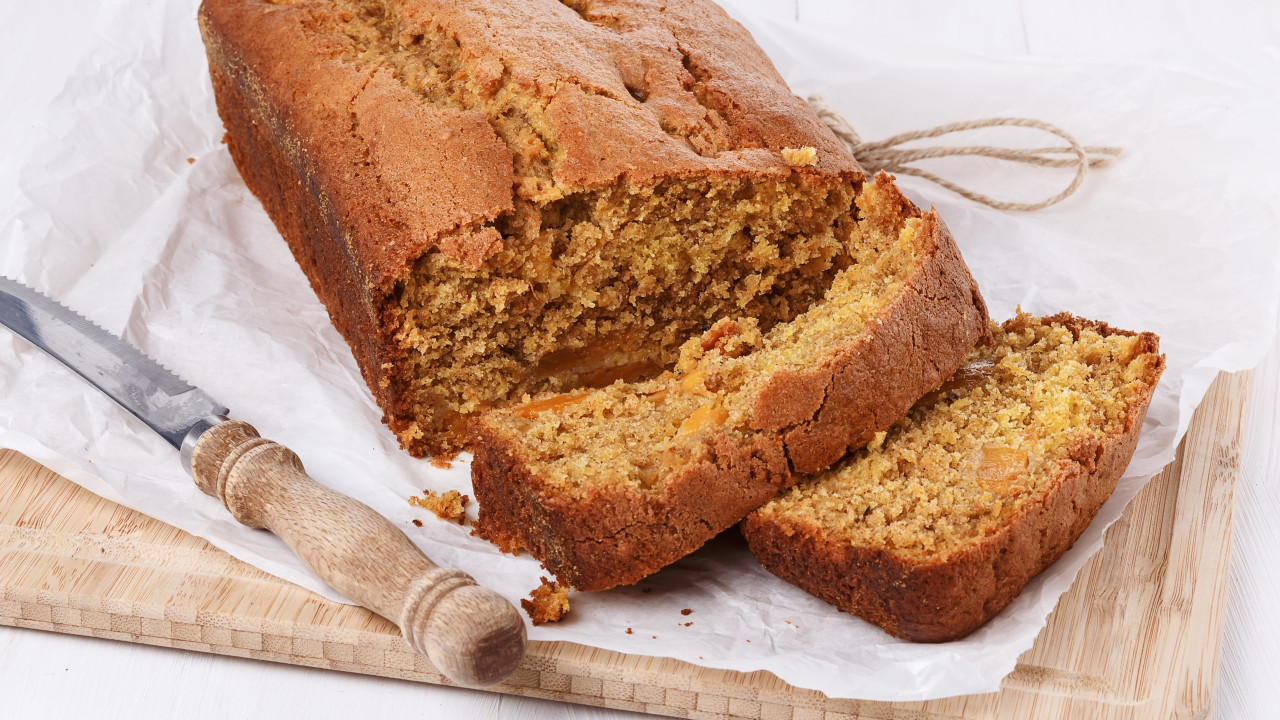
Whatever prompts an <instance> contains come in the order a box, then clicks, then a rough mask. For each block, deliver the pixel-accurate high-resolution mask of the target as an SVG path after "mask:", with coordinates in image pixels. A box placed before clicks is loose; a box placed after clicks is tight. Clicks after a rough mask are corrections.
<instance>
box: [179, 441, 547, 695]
mask: <svg viewBox="0 0 1280 720" xmlns="http://www.w3.org/2000/svg"><path fill="white" fill-rule="evenodd" d="M191 475H192V477H193V478H195V481H196V484H197V485H199V486H200V489H201V490H203V491H204V492H205V493H207V494H209V495H212V496H213V497H216V498H218V499H219V500H220V501H222V504H223V505H226V507H227V509H228V510H230V511H231V514H232V515H233V516H234V517H235V519H236V520H238V521H240V522H242V523H244V524H245V525H248V526H249V527H253V528H265V529H267V530H270V531H271V532H273V533H275V534H276V535H277V536H279V537H280V539H282V540H284V541H285V543H286V544H288V546H289V547H290V548H292V549H293V551H294V552H295V553H297V555H298V557H299V558H301V559H302V561H303V562H304V563H306V564H307V566H308V567H310V568H311V569H312V570H314V571H315V573H316V574H317V575H319V576H320V577H321V578H323V579H324V581H325V582H327V583H329V584H330V585H332V586H333V587H334V588H335V589H337V590H338V591H339V592H341V593H342V594H343V595H346V596H347V597H349V598H351V599H352V600H354V601H356V602H358V603H360V604H361V605H363V606H365V607H366V608H369V609H370V610H372V611H374V612H376V613H378V614H379V615H381V616H383V617H385V618H387V619H388V620H391V621H392V622H394V623H396V624H397V625H399V626H400V632H401V633H403V634H404V638H405V640H406V641H407V642H408V643H409V645H410V646H411V647H412V648H413V649H414V650H415V651H417V652H419V653H421V654H424V655H426V656H427V657H428V658H429V659H430V660H431V662H432V663H433V664H434V665H435V666H436V668H437V669H439V670H440V672H442V673H444V675H445V676H447V677H448V678H449V679H451V680H453V681H455V682H457V683H459V684H461V685H469V686H483V685H492V684H494V683H498V682H501V681H502V680H503V679H505V678H506V677H507V676H509V675H510V674H511V673H512V672H514V671H515V669H516V666H517V665H518V664H519V663H520V659H521V657H523V655H524V646H525V629H524V620H523V619H522V618H521V617H520V614H519V613H518V612H517V611H516V609H515V608H514V607H512V605H511V603H509V602H507V600H506V599H505V598H503V597H502V596H501V595H498V594H497V593H495V592H493V591H492V590H489V589H486V588H483V587H480V586H479V585H477V584H476V582H475V580H473V579H472V578H471V576H470V575H467V574H466V573H464V572H462V571H460V570H454V569H452V568H442V567H439V566H437V565H436V564H435V563H433V562H431V560H430V559H429V558H427V556H426V555H423V554H422V551H420V550H419V549H418V548H417V546H415V545H414V544H413V543H412V542H410V540H409V538H407V537H405V535H404V533H402V532H401V531H400V530H399V529H397V528H396V527H395V526H394V525H392V524H391V522H390V521H388V520H387V519H386V518H384V517H382V516H381V515H379V514H378V513H376V512H374V511H373V509H372V508H370V507H369V506H367V505H365V504H363V503H360V502H357V501H356V500H353V499H352V498H349V497H347V496H346V495H342V494H340V493H336V492H334V491H332V490H330V489H328V488H326V487H324V486H323V485H320V484H319V483H317V482H316V481H315V480H312V479H311V478H310V477H309V476H308V475H307V473H306V471H305V470H303V468H302V461H301V460H299V459H298V456H297V455H296V454H294V452H293V451H292V450H289V449H288V448H286V447H284V446H283V445H279V444H277V443H274V442H272V441H270V440H267V439H264V438H262V437H260V436H259V435H258V431H257V430H255V429H254V428H253V426H252V425H249V424H248V423H244V422H240V421H237V420H228V421H225V422H220V423H217V424H214V425H213V426H212V427H210V428H209V429H208V430H205V431H204V433H203V434H202V435H200V437H199V439H198V440H196V441H195V445H194V447H193V448H192V450H191Z"/></svg>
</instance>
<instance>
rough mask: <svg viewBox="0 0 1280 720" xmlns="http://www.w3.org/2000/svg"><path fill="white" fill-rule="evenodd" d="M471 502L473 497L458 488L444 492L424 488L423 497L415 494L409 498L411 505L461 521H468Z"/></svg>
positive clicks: (439, 516) (448, 518)
mask: <svg viewBox="0 0 1280 720" xmlns="http://www.w3.org/2000/svg"><path fill="white" fill-rule="evenodd" d="M469 502H471V498H469V497H467V496H466V495H463V494H462V493H460V492H458V491H457V490H448V491H445V492H444V493H437V492H435V491H434V490H423V491H422V497H418V496H417V495H413V496H411V497H410V498H409V504H410V505H416V506H417V507H420V508H422V509H424V510H430V511H431V512H433V513H435V515H436V517H438V518H440V519H441V520H457V521H458V522H459V523H463V522H466V519H467V503H469Z"/></svg>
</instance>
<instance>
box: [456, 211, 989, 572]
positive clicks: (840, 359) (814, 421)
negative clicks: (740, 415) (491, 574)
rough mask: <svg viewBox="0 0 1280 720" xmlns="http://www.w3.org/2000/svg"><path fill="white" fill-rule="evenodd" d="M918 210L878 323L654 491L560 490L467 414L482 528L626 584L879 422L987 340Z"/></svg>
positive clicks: (551, 561)
mask: <svg viewBox="0 0 1280 720" xmlns="http://www.w3.org/2000/svg"><path fill="white" fill-rule="evenodd" d="M911 210H912V214H915V211H914V208H912V209H911ZM924 218H925V221H924V222H923V223H922V226H921V230H920V233H919V240H918V242H919V247H920V249H919V251H918V252H919V253H920V255H919V256H918V257H919V258H920V260H919V261H918V264H917V266H916V267H915V268H914V269H913V271H912V272H911V274H910V275H909V277H908V279H907V281H906V284H905V290H904V291H903V292H902V293H901V294H900V295H899V296H898V297H896V298H895V300H893V301H892V302H891V303H890V305H889V306H888V307H887V308H886V309H885V310H884V311H883V312H882V314H881V316H880V317H879V318H878V319H877V321H876V323H875V324H874V325H873V327H871V328H870V329H869V330H868V331H867V332H864V333H862V334H861V335H860V336H859V337H858V338H857V339H856V340H854V341H852V342H850V343H849V344H848V345H846V346H844V347H842V348H840V349H839V350H838V351H837V352H835V353H833V354H831V355H829V356H828V358H827V360H826V361H825V362H824V363H823V364H822V365H820V366H819V367H815V368H812V369H810V370H806V371H804V372H790V371H779V372H776V373H775V374H774V376H773V377H772V378H771V380H770V382H768V383H767V384H766V385H765V388H764V390H763V391H762V392H761V393H760V394H759V396H758V397H757V401H756V403H755V412H754V413H753V415H754V421H755V427H754V428H752V429H751V430H752V432H751V433H750V434H749V436H748V437H749V439H747V440H745V441H738V440H734V439H732V438H731V437H730V436H728V435H726V434H723V433H721V434H718V435H715V436H713V439H712V440H711V441H710V447H708V449H707V452H706V453H705V454H704V455H703V459H701V460H699V461H697V462H695V463H693V464H691V465H688V466H685V467H683V468H681V469H679V470H677V471H676V472H675V473H674V474H673V475H672V476H671V477H669V478H668V479H667V480H666V482H665V484H664V486H663V490H662V493H661V495H660V496H658V497H656V498H654V497H652V496H650V495H643V494H641V493H639V492H638V491H635V490H632V489H627V488H622V487H614V486H603V487H602V486H592V487H591V488H590V489H589V490H588V491H587V496H586V497H585V498H584V499H581V500H574V499H572V498H569V497H566V496H564V495H562V494H560V493H558V492H556V491H555V490H554V489H553V488H552V485H551V484H550V483H548V482H547V481H545V480H544V479H542V478H540V477H539V476H538V475H537V473H536V471H535V470H534V469H533V468H534V466H535V464H534V463H533V462H532V461H531V458H525V457H522V456H521V448H520V446H519V445H518V444H517V443H515V442H512V441H511V440H510V439H508V438H507V437H506V436H505V433H504V431H502V430H500V429H498V427H496V426H495V425H494V424H493V423H491V422H490V421H489V420H488V416H486V415H482V416H480V417H479V418H477V419H474V420H473V421H472V424H471V432H472V437H473V440H474V442H473V448H474V452H475V458H474V460H473V461H472V465H471V468H472V470H471V472H472V484H473V487H474V488H475V493H476V501H477V502H478V504H479V520H478V521H477V524H476V533H477V534H478V535H480V536H482V537H485V538H488V539H489V540H491V541H493V542H494V543H495V544H498V545H499V546H500V547H511V546H513V545H518V546H521V547H525V548H527V549H528V550H529V551H530V552H531V553H532V554H533V556H534V557H536V558H538V559H539V560H541V561H542V563H543V564H544V565H545V566H546V567H547V569H548V570H550V571H551V572H553V573H555V575H556V576H557V577H558V578H559V579H560V580H562V581H564V582H567V583H569V584H571V585H572V586H574V587H576V588H579V589H582V590H603V589H607V588H610V587H614V586H616V585H625V584H631V583H634V582H636V581H638V580H639V579H641V578H643V577H645V576H646V575H649V574H651V573H653V572H655V571H657V570H658V569H660V568H662V567H664V566H666V565H668V564H670V563H672V562H674V561H676V560H678V559H680V558H681V557H684V556H685V555H687V554H689V553H690V552H693V551H694V550H696V549H697V548H699V547H701V546H702V545H703V544H704V543H706V542H707V541H708V540H710V539H711V538H712V537H714V536H715V535H716V534H717V533H719V532H721V531H722V530H724V529H726V528H728V527H730V526H732V525H733V524H734V523H736V522H738V520H740V519H741V518H742V517H743V516H745V515H746V514H747V513H749V512H751V511H752V510H754V509H756V508H757V507H759V506H760V505H762V504H763V503H765V502H766V501H768V500H769V499H770V498H772V497H773V496H774V495H776V494H777V493H778V491H779V490H781V489H783V488H785V487H788V486H790V485H792V484H793V483H794V482H795V481H796V479H797V478H798V477H799V475H800V474H804V473H810V472H816V471H818V470H821V469H823V468H825V467H827V466H828V465H830V464H831V463H833V462H835V461H836V460H837V459H839V458H840V457H841V456H842V455H844V454H845V452H846V451H847V450H848V449H850V448H854V447H860V446H861V445H863V444H865V443H866V442H867V441H868V440H869V439H870V438H871V437H872V436H873V435H874V434H875V433H876V432H879V431H882V430H885V429H887V428H888V427H889V426H890V425H892V424H893V423H894V422H895V421H896V420H897V419H898V418H899V417H901V416H902V415H903V414H905V413H906V412H907V410H909V409H910V407H911V405H912V403H914V402H915V401H916V400H917V399H918V398H919V397H920V396H921V395H923V394H924V393H926V392H928V391H929V390H931V389H932V388H934V387H935V386H937V385H938V383H940V382H942V381H943V380H944V379H946V377H948V376H949V375H950V374H951V373H952V372H954V371H955V369H956V368H957V367H959V366H960V364H961V362H963V360H964V357H965V355H966V354H967V353H968V351H969V350H970V348H972V347H973V345H974V344H975V343H976V342H978V341H979V340H985V339H986V338H987V337H988V336H989V320H988V318H987V311H986V306H985V304H984V303H983V301H982V298H981V296H980V295H979V294H978V290H977V286H976V285H975V284H974V282H973V278H972V277H971V276H970V274H969V271H968V268H967V267H966V266H965V265H964V262H963V260H962V259H961V258H960V255H959V252H958V251H957V250H956V248H955V243H954V240H953V239H952V238H951V235H950V233H949V232H948V231H947V229H946V226H945V225H944V224H943V223H942V221H941V220H940V219H938V217H937V214H936V213H935V212H932V211H931V212H929V213H928V214H926V215H925V216H924Z"/></svg>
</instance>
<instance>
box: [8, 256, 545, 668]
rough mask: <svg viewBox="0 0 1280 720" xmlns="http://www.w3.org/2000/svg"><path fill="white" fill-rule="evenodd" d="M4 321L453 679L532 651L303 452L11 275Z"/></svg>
mask: <svg viewBox="0 0 1280 720" xmlns="http://www.w3.org/2000/svg"><path fill="white" fill-rule="evenodd" d="M0 324H3V325H6V326H8V327H9V328H10V329H11V330H13V331H14V332H16V333H17V334H19V335H21V336H22V337H24V338H26V339H27V340H29V341H31V342H32V343H34V344H35V345H36V346H37V347H39V348H41V349H42V350H44V351H46V352H48V353H49V354H50V355H52V356H53V357H55V358H57V359H58V360H60V361H61V362H62V363H63V364H64V365H66V366H67V367H69V368H71V369H72V370H74V371H75V372H77V373H79V374H80V376H81V377H83V378H84V379H86V380H88V381H89V382H90V383H91V384H93V385H94V386H95V387H97V388H98V389H99V390H101V391H102V392H104V393H106V394H107V395H108V396H110V397H111V399H112V400H115V401H116V402H117V403H119V404H120V405H122V406H123V407H124V408H125V409H126V410H128V411H129V412H131V413H133V414H134V415H136V416H137V417H138V419H140V420H142V422H144V423H146V424H147V426H148V427H150V428H151V429H152V430H154V431H156V432H157V433H159V434H160V436H161V437H163V438H164V439H165V440H167V441H168V442H169V444H170V445H172V446H173V447H174V448H175V449H177V450H179V451H180V459H181V462H182V466H183V468H184V469H186V471H187V472H188V473H189V474H190V475H191V476H192V478H193V479H194V480H195V483H196V485H197V486H199V487H200V489H201V490H203V491H204V492H205V494H207V495H212V496H213V497H215V498H217V499H218V500H219V501H221V502H222V504H223V505H224V506H226V508H227V510H229V511H231V515H232V516H233V517H234V518H235V519H236V520H237V521H239V522H241V523H243V524H245V525H248V526H249V527H252V528H263V529H266V530H270V531H271V532H273V533H275V534H276V535H277V536H279V537H280V539H282V540H284V542H285V543H286V544H287V545H288V546H289V547H290V548H292V549H293V551H294V552H295V553H296V554H297V555H298V557H299V558H300V559H301V560H302V561H303V562H304V563H306V564H307V567H309V568H311V569H312V570H313V571H315V573H316V574H317V575H319V576H320V577H321V578H322V579H324V581H325V582H327V583H329V585H331V586H333V587H334V588H335V589H337V590H338V591H339V592H341V593H342V594H343V595H345V596H347V597H348V598H351V599H352V600H355V601H356V602H358V603H360V604H361V605H363V606H364V607H366V608H368V609H370V610H372V611H373V612H376V613H378V614H379V615H381V616H383V617H385V618H387V619H388V620H390V621H392V622H394V623H396V624H397V625H398V626H400V632H401V633H402V634H403V635H404V638H405V641H406V642H407V643H408V644H409V646H410V647H411V648H412V649H413V650H414V651H415V652H417V653H419V654H422V655H426V656H427V658H428V659H430V660H431V663H432V664H433V665H435V667H436V668H437V669H438V670H439V671H440V672H441V673H443V674H444V675H445V676H446V677H448V678H449V679H450V680H453V681H454V682H456V683H458V684H461V685H467V686H472V687H479V686H484V685H492V684H495V683H498V682H501V681H502V680H504V679H505V678H506V677H508V676H509V675H510V674H511V673H512V672H514V671H515V669H516V666H517V665H519V663H520V659H521V658H522V657H523V656H524V647H525V629H524V620H523V619H521V617H520V615H519V613H518V612H517V611H516V609H515V608H514V607H513V606H512V605H511V603H509V602H507V600H506V599H505V598H503V597H502V596H501V595H498V594H497V593H495V592H493V591H492V590H489V589H487V588H483V587H480V586H479V585H477V584H476V582H475V580H474V579H472V578H471V576H470V575H467V574H466V573H464V572H462V571H460V570H455V569H452V568H443V567H439V566H437V565H436V564H435V563H433V562H432V561H431V560H430V559H429V558H428V557H427V556H426V555H424V554H423V553H422V551H421V550H419V549H418V548H417V546H416V545H414V544H413V543H412V542H411V541H410V540H409V538H407V537H405V535H404V533H402V532H401V531H400V530H399V529H397V528H396V527H395V526H394V525H392V524H391V522H390V521H388V520H387V519H386V518H384V517H382V516H381V515H379V514H378V513H376V512H375V511H374V510H373V509H372V508H370V507H369V506H367V505H365V504H363V503H361V502H358V501H356V500H354V499H352V498H349V497H347V496H346V495H342V494H340V493H337V492H334V491H333V490H330V489H328V488H326V487H324V486H323V485H320V484H319V483H317V482H316V481H315V480H312V479H311V478H310V477H309V476H308V475H307V473H306V471H305V470H303V467H302V462H301V461H300V460H299V459H298V456H297V455H296V454H294V453H293V451H291V450H289V449H288V448H285V447H284V446H282V445H278V444H276V443H274V442H272V441H270V440H267V439H265V438H262V437H260V436H259V435H258V432H257V431H256V430H254V428H253V426H252V425H249V424H248V423H244V422H240V421H238V420H230V419H228V418H227V412H228V411H227V408H225V407H223V406H222V405H221V404H219V403H218V402H216V401H215V400H213V398H211V397H209V396H208V395H206V394H205V393H204V392H203V391H201V390H200V389H199V388H195V387H192V386H191V385H189V384H187V382H186V381H184V380H182V379H181V378H179V377H178V376H177V375H174V374H173V373H172V372H170V371H169V370H167V369H165V368H164V367H162V366H161V365H159V364H158V363H156V362H155V361H154V360H152V359H151V358H149V357H147V356H146V355H144V354H142V352H141V351H139V350H138V349H137V348H135V347H133V346H132V345H129V344H128V343H126V342H124V341H123V340H121V339H120V338H118V337H116V336H114V335H112V334H111V333H108V332H107V331H105V330H103V329H102V328H100V327H98V326H97V325H94V324H93V323H91V322H89V321H88V320H86V319H85V318H83V317H81V316H80V315H79V314H77V313H75V312H74V311H72V310H70V309H68V308H67V307H65V306H63V305H61V304H59V303H56V302H54V301H53V300H51V299H49V298H48V297H46V296H44V295H42V294H40V293H39V292H36V291H35V290H32V289H31V288H29V287H27V286H26V285H23V284H21V283H19V282H17V281H14V280H11V279H9V278H7V277H4V276H0Z"/></svg>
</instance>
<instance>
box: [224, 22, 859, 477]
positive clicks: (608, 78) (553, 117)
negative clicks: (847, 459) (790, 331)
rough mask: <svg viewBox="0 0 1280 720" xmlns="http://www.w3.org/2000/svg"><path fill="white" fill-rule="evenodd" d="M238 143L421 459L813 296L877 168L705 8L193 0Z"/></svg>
mask: <svg viewBox="0 0 1280 720" xmlns="http://www.w3.org/2000/svg"><path fill="white" fill-rule="evenodd" d="M199 19H200V29H201V33H202V36H203V38H204V42H205V46H206V49H207V51H208V55H209V71H210V76H211V79H212V81H213V89H214V94H215V97H216V99H217V103H218V112H219V114H220V115H221V117H222V119H223V122H224V123H225V125H226V127H227V135H226V141H227V146H228V149H229V150H230V152H231V157H232V158H233V159H234V160H235V163H236V167H237V168H239V170H240V173H241V175H243V176H244V179H245V182H246V183H247V184H248V186H249V188H250V189H251V190H252V191H253V192H254V194H255V195H257V196H258V198H259V199H261V201H262V204H263V205H264V206H265V208H266V210H267V212H268V213H269V214H270V215H271V218H272V220H274V221H275V224H276V226H277V227H278V228H279V230H280V233H281V234H282V235H283V236H284V238H285V239H286V240H287V241H288V243H289V245H290V247H291V249H292V250H293V253H294V256H295V257H296V258H297V261H298V263H299V265H301V266H302V269H303V270H304V271H305V272H306V274H307V276H308V277H309V278H310V281H311V286H312V288H313V289H314V290H315V292H316V295H317V296H318V297H319V298H320V300H321V301H323V302H324V304H325V306H326V307H327V308H328V311H329V315H330V317H331V318H332V321H333V324H334V325H335V326H336V327H337V328H338V330H339V331H341V332H342V334H343V336H344V337H345V338H346V340H347V342H348V343H349V344H350V345H351V349H352V351H353V353H354V355H355V358H356V361H357V362H358V364H359V366H360V369H361V372H362V373H363V375H364V379H365V381H366V382H367V383H368V385H369V388H370V389H371V390H372V392H373V394H374V396H375V398H376V399H377V401H378V403H379V405H380V406H381V407H382V409H383V410H384V412H385V420H386V422H387V423H388V424H389V425H390V427H391V430H392V431H393V432H395V434H396V435H397V436H398V437H399V439H400V442H401V444H403V445H404V447H405V448H407V449H408V450H409V451H410V452H411V453H413V454H415V455H422V454H426V453H430V454H434V455H443V456H449V455H452V454H454V453H456V452H457V451H458V450H459V449H461V448H462V445H463V442H464V439H465V436H466V417H467V416H468V415H470V414H472V413H475V412H478V411H479V410H481V409H482V408H485V407H489V406H493V405H497V404H504V403H508V402H510V401H512V400H518V399H519V398H520V397H521V396H522V395H523V394H526V393H537V392H541V391H564V390H568V389H573V388H575V387H578V386H581V385H595V386H598V385H601V384H608V383H609V382H612V381H613V379H615V378H618V377H624V378H630V379H637V378H640V377H644V376H653V375H656V374H658V373H659V372H660V371H661V370H662V369H663V368H666V367H669V366H670V365H671V364H672V363H673V362H674V361H675V359H676V356H677V354H678V352H679V348H680V346H681V344H682V343H683V342H684V341H685V340H687V339H688V338H689V337H690V336H692V335H696V334H699V333H701V332H703V331H705V330H706V329H707V328H709V327H710V326H711V324H712V323H713V322H714V321H715V320H716V319H718V318H721V317H726V316H732V315H748V316H751V317H755V318H757V319H758V320H759V321H760V323H761V327H765V328H767V327H769V326H771V325H772V324H774V323H777V322H782V321H786V320H789V319H791V318H793V317H795V316H796V315H797V314H799V313H800V312H802V311H803V310H804V309H805V308H807V307H808V306H809V305H810V304H811V303H813V302H814V301H816V300H817V299H819V298H821V297H822V294H823V292H824V291H825V289H826V287H827V286H828V285H829V284H830V283H831V280H832V278H833V277H834V275H835V273H836V272H837V270H838V266H839V264H840V263H841V262H842V260H841V259H840V255H841V254H842V252H843V248H844V247H845V246H846V245H847V241H848V235H849V232H850V227H849V225H850V224H851V223H850V217H851V213H850V208H851V206H852V202H853V197H854V194H855V192H856V190H857V188H858V187H859V186H860V185H861V184H862V182H863V179H864V178H863V174H862V171H861V170H860V169H859V168H858V165H857V163H856V162H855V161H854V159H853V157H852V156H850V155H849V153H848V152H847V151H846V149H845V148H844V146H843V145H842V144H841V142H840V141H839V140H838V139H837V138H836V137H835V136H834V135H833V134H832V133H831V131H830V130H829V129H828V128H827V127H826V126H825V125H823V123H822V122H821V121H820V120H819V119H818V118H817V116H816V115H815V114H814V113H813V111H812V110H810V109H809V107H808V106H807V105H806V104H805V102H804V101H803V100H801V99H800V98H798V97H796V96H795V95H794V94H792V92H791V91H790V90H789V89H788V88H787V86H786V83H785V82H784V81H783V80H782V78H781V77H780V76H779V75H778V73H777V71H776V70H775V69H774V68H773V66H772V64H770V62H769V60H768V58H767V57H766V56H765V54H764V52H763V51H761V49H760V48H759V47H757V46H756V44H755V43H754V42H753V41H752V39H751V36H750V35H749V34H748V33H747V31H746V30H745V29H744V28H743V27H742V26H741V25H739V24H738V23H736V22H734V21H733V20H732V19H730V18H729V16H728V15H727V14H725V12H724V11H723V10H721V9H720V8H719V7H718V6H717V5H716V4H715V3H714V2H712V1H711V0H683V1H682V2H677V3H658V2H620V1H615V0H600V1H594V0H593V1H592V2H570V1H568V0H566V2H563V3H561V2H555V1H554V0H551V1H549V0H306V1H302V0H204V2H203V3H202V5H201V8H200V18H199Z"/></svg>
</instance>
